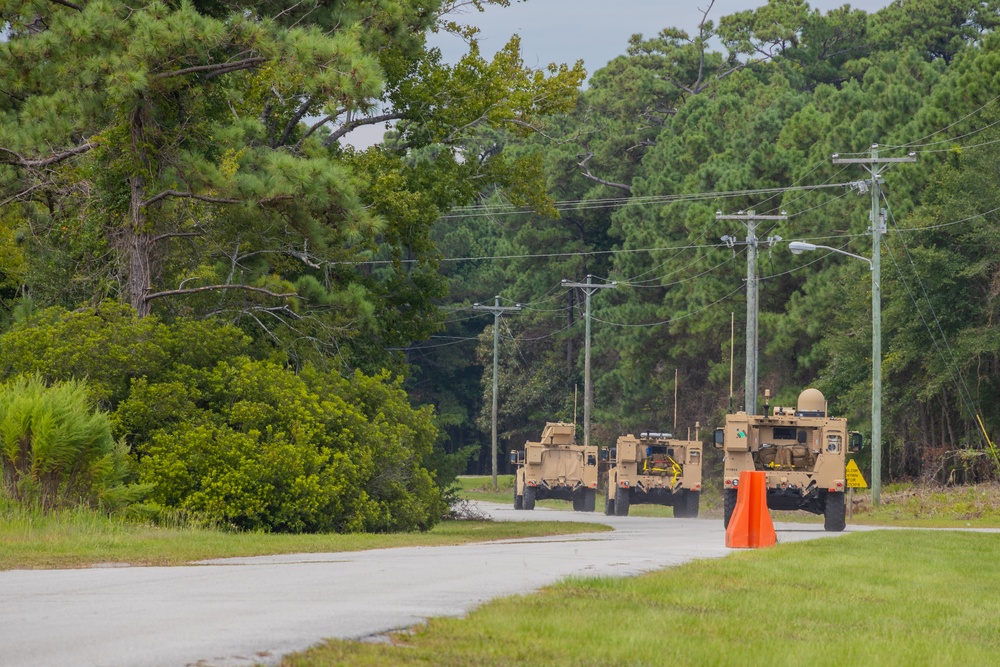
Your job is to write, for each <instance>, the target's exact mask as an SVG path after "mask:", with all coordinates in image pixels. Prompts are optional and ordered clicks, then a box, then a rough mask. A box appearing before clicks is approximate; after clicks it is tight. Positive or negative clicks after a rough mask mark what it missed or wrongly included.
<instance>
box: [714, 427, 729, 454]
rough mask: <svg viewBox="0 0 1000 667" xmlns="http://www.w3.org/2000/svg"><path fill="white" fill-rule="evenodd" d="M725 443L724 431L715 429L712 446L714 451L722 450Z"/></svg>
mask: <svg viewBox="0 0 1000 667" xmlns="http://www.w3.org/2000/svg"><path fill="white" fill-rule="evenodd" d="M725 442H726V431H725V429H722V428H717V429H715V439H714V440H713V444H715V448H716V449H722V445H724V444H725Z"/></svg>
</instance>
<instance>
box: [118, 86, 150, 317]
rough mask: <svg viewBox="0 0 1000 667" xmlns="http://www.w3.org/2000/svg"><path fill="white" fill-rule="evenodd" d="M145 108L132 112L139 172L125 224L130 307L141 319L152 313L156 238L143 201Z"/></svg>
mask: <svg viewBox="0 0 1000 667" xmlns="http://www.w3.org/2000/svg"><path fill="white" fill-rule="evenodd" d="M143 116H144V113H143V105H142V102H141V101H140V102H139V104H138V105H137V106H136V108H135V109H134V110H133V112H132V118H131V121H132V132H131V134H132V136H131V139H132V142H131V143H132V153H133V155H134V156H135V158H136V162H137V164H136V167H135V169H136V171H137V172H138V173H135V174H133V175H132V176H130V177H129V181H128V185H129V216H128V221H127V223H126V228H125V235H124V245H125V248H124V250H125V254H126V256H127V257H128V265H127V266H128V268H127V271H128V275H127V276H126V281H125V289H126V293H127V297H128V302H129V305H131V306H132V308H134V309H135V312H136V313H137V314H138V315H139V317H146V316H147V315H149V313H150V306H149V301H148V300H147V298H146V297H147V295H148V294H149V292H150V287H151V286H152V276H151V275H150V274H151V271H150V267H151V261H150V260H151V255H152V251H153V239H152V235H150V233H149V231H148V230H147V227H146V213H145V211H144V210H143V206H142V202H143V201H144V200H145V195H146V184H145V181H144V180H143V177H142V174H143V173H149V156H148V155H147V154H146V148H145V137H144V134H145V132H144V126H145V123H144V117H143Z"/></svg>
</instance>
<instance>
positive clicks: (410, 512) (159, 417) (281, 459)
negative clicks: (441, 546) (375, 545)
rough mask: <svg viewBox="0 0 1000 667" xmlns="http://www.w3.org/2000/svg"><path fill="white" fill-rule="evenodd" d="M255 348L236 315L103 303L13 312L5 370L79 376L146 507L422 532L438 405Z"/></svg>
mask: <svg viewBox="0 0 1000 667" xmlns="http://www.w3.org/2000/svg"><path fill="white" fill-rule="evenodd" d="M252 351H253V349H252V348H251V346H250V341H249V339H248V338H247V337H246V336H245V335H244V334H243V333H242V332H240V331H239V330H238V329H236V328H234V327H231V326H227V325H223V324H216V323H212V322H192V321H187V320H178V321H176V322H173V323H170V324H164V323H162V322H160V321H159V320H158V319H157V318H155V317H147V318H142V319H139V318H136V317H135V315H134V313H133V312H132V311H131V310H130V309H129V308H128V307H127V306H123V305H120V304H115V303H105V304H101V306H100V307H99V308H87V309H81V310H80V311H75V312H67V311H65V310H61V309H58V308H53V309H49V310H46V311H42V312H41V313H37V314H35V315H33V316H32V317H31V318H29V319H28V320H26V321H24V322H21V323H19V324H18V325H16V326H15V327H14V328H13V329H11V330H10V331H9V332H7V333H6V334H4V335H3V336H2V337H0V373H4V374H6V375H10V374H13V373H18V372H24V371H29V372H36V373H38V374H39V375H40V376H41V377H42V378H44V379H45V380H48V381H57V380H69V379H71V378H74V377H76V378H87V379H88V384H87V386H88V387H89V388H90V393H91V396H92V397H93V398H94V399H96V400H99V401H101V403H102V404H103V405H105V406H107V407H108V409H109V410H110V413H109V414H108V416H107V418H105V419H106V421H107V423H108V424H109V425H110V429H111V432H110V436H109V437H116V438H119V439H121V440H122V441H124V442H127V443H128V444H129V446H130V447H131V451H132V452H133V453H134V454H135V456H136V458H137V461H138V474H139V479H140V481H141V482H142V483H143V484H144V485H145V486H146V488H150V489H152V491H151V493H150V496H149V504H148V505H145V506H143V508H142V510H143V511H153V512H167V513H169V512H181V513H186V514H190V515H192V516H194V515H197V516H199V517H200V518H202V519H204V520H209V521H219V522H222V523H225V524H227V525H231V526H236V527H239V528H245V529H255V530H257V529H259V530H274V531H288V532H307V531H308V532H312V531H330V530H335V531H401V530H414V529H427V528H430V527H431V526H433V525H434V523H436V522H437V521H438V519H440V518H441V516H443V515H444V513H445V511H446V509H447V507H446V504H445V502H444V501H443V500H442V494H441V490H440V488H439V486H438V484H437V483H436V480H435V479H434V476H433V474H432V473H431V472H430V471H429V470H428V467H429V466H431V465H434V464H435V463H436V460H435V458H434V456H435V455H436V454H437V453H439V452H437V453H436V452H435V443H436V440H437V429H436V428H435V426H434V424H433V411H432V410H431V408H421V409H414V408H413V407H411V406H410V403H409V398H408V396H407V395H406V393H405V392H404V391H403V389H402V385H401V380H400V379H398V378H396V379H393V378H391V377H390V376H389V375H388V374H387V373H383V374H381V375H378V376H375V377H369V376H365V375H363V374H361V373H356V374H354V375H353V376H351V377H349V378H345V377H342V376H341V375H340V374H338V373H336V372H320V371H317V370H315V369H313V368H306V369H305V370H303V371H302V372H301V373H298V374H297V373H295V372H294V371H293V370H291V369H289V368H286V367H285V366H284V365H282V364H281V363H279V362H278V361H276V360H275V358H271V359H253V358H251V357H250V356H249V354H250V352H252ZM265 352H266V351H265ZM81 386H83V385H81ZM121 454H122V455H124V451H122V452H121Z"/></svg>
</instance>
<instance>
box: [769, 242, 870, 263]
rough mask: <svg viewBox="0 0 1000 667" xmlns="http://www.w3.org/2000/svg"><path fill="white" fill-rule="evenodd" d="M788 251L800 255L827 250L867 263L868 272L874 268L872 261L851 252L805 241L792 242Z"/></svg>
mask: <svg viewBox="0 0 1000 667" xmlns="http://www.w3.org/2000/svg"><path fill="white" fill-rule="evenodd" d="M788 249H789V250H791V251H792V254H793V255H801V254H802V253H803V252H805V251H807V250H818V249H823V250H829V251H830V252H835V253H839V254H841V255H847V256H848V257H854V258H855V259H860V260H862V261H864V262H868V269H869V270H872V269H874V268H875V266H874V265H873V264H872V261H871V260H870V259H868V258H867V257H863V256H861V255H855V254H854V253H853V252H847V251H846V250H841V249H840V248H831V247H830V246H828V245H816V244H815V243H806V242H805V241H792V242H791V243H789V244H788Z"/></svg>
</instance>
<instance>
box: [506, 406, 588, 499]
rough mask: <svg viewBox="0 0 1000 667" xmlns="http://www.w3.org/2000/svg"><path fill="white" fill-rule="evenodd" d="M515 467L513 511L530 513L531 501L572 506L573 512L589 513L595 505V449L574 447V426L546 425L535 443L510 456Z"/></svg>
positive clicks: (554, 423) (581, 446)
mask: <svg viewBox="0 0 1000 667" xmlns="http://www.w3.org/2000/svg"><path fill="white" fill-rule="evenodd" d="M510 460H511V463H513V464H515V465H516V466H517V473H516V474H515V476H514V509H518V510H533V509H535V501H536V500H543V499H545V498H557V499H561V500H570V501H572V502H573V509H574V510H576V511H577V512H593V511H594V509H595V506H596V503H597V447H584V446H583V445H578V444H576V426H575V425H574V424H567V423H565V422H548V423H547V424H545V428H544V429H543V430H542V437H541V439H540V440H539V441H538V442H531V441H528V442H526V443H524V449H523V450H515V451H512V452H511V453H510Z"/></svg>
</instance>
